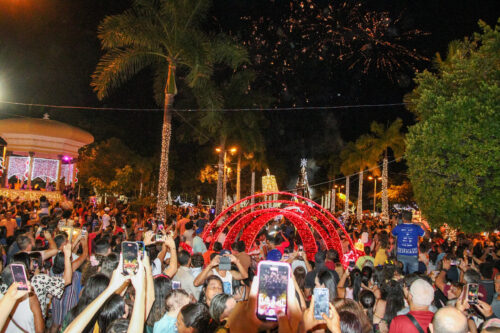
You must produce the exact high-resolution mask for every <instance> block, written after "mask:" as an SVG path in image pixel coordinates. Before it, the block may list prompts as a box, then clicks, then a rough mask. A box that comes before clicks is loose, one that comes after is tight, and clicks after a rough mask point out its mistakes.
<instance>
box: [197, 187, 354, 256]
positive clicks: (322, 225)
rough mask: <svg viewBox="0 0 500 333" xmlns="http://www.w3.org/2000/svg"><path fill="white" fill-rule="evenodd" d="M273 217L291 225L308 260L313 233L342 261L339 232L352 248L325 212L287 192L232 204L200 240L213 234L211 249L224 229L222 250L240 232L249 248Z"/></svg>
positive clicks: (313, 244)
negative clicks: (226, 232)
mask: <svg viewBox="0 0 500 333" xmlns="http://www.w3.org/2000/svg"><path fill="white" fill-rule="evenodd" d="M270 198H273V199H270ZM252 199H254V200H255V201H257V203H255V204H253V205H248V206H246V207H243V208H241V209H238V207H242V206H244V205H245V203H250V202H251V200H252ZM276 216H283V217H285V218H286V219H287V220H289V221H290V222H291V223H293V225H294V226H295V228H296V229H297V233H298V235H299V236H300V238H301V240H302V244H303V246H304V251H305V252H306V253H307V256H308V258H309V259H313V258H314V254H315V253H316V252H317V250H318V248H317V245H316V241H315V238H314V232H316V234H317V235H319V237H321V239H322V240H323V241H324V243H325V245H326V247H327V249H334V250H336V251H337V252H338V254H339V257H340V258H341V259H343V251H342V245H341V241H340V237H339V232H342V233H344V235H345V236H346V239H347V240H348V241H349V244H350V247H351V249H354V244H353V242H352V240H351V238H350V237H349V235H348V234H347V232H346V231H345V229H344V227H343V226H342V224H341V223H340V222H339V221H338V220H337V219H336V218H335V217H334V216H333V215H332V214H331V213H330V212H329V211H328V210H326V209H325V208H323V207H322V206H320V205H318V204H317V203H316V202H314V201H312V200H310V199H307V198H305V197H303V196H300V195H297V194H293V193H288V192H272V193H260V194H256V195H253V196H249V197H246V198H244V199H242V200H240V201H238V202H236V203H234V204H233V205H232V206H230V207H228V208H227V209H226V210H224V211H223V212H222V213H221V214H220V215H218V216H217V217H216V218H215V219H214V220H213V221H212V222H211V223H210V224H209V225H208V227H207V228H206V229H205V231H204V232H203V235H202V237H203V239H204V240H205V241H208V238H209V236H210V234H212V239H211V241H210V249H211V248H212V246H213V245H214V243H215V242H216V241H217V238H218V237H219V235H220V233H221V232H222V231H223V230H224V229H225V228H226V227H227V228H229V232H228V234H227V236H226V239H225V241H224V244H223V247H224V248H226V249H228V248H229V247H230V246H231V244H232V243H233V242H234V241H235V240H236V238H237V237H238V235H239V234H240V232H241V231H242V230H243V232H242V234H241V236H240V239H241V240H243V241H244V242H245V245H246V248H247V249H249V248H250V247H251V245H252V244H253V242H254V241H255V238H256V237H257V234H258V233H259V231H260V230H261V229H262V228H263V227H264V226H265V225H266V224H267V223H268V222H269V221H270V220H272V219H273V218H275V217H276ZM218 225H219V226H218Z"/></svg>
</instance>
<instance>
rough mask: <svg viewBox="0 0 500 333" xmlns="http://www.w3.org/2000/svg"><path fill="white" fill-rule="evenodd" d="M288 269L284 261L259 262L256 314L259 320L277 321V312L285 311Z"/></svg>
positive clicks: (288, 277) (288, 266)
mask: <svg viewBox="0 0 500 333" xmlns="http://www.w3.org/2000/svg"><path fill="white" fill-rule="evenodd" d="M290 271H291V270H290V265H289V264H287V263H284V262H278V261H267V260H265V261H261V262H260V263H259V266H258V267H257V277H258V281H259V282H258V286H259V291H258V295H257V310H256V315H257V318H259V319H260V320H264V321H277V320H278V312H282V313H284V314H286V313H287V292H288V283H290V279H291V277H290Z"/></svg>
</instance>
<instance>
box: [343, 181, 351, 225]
mask: <svg viewBox="0 0 500 333" xmlns="http://www.w3.org/2000/svg"><path fill="white" fill-rule="evenodd" d="M349 178H350V176H346V177H345V211H344V213H345V216H346V218H347V217H348V216H349Z"/></svg>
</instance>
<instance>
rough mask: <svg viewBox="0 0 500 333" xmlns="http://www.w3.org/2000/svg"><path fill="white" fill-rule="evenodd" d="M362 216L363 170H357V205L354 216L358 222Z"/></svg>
mask: <svg viewBox="0 0 500 333" xmlns="http://www.w3.org/2000/svg"><path fill="white" fill-rule="evenodd" d="M362 216H363V170H359V187H358V207H356V218H357V219H358V222H359V221H361V217H362Z"/></svg>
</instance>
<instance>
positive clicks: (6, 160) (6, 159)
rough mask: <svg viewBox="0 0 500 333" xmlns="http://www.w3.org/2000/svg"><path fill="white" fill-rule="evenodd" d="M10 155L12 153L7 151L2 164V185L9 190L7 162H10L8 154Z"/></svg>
mask: <svg viewBox="0 0 500 333" xmlns="http://www.w3.org/2000/svg"><path fill="white" fill-rule="evenodd" d="M11 153H12V152H10V151H7V152H6V153H5V159H4V161H3V162H4V169H3V170H4V171H3V172H4V176H5V177H4V182H5V183H4V186H5V187H6V188H9V161H10V154H11Z"/></svg>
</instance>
